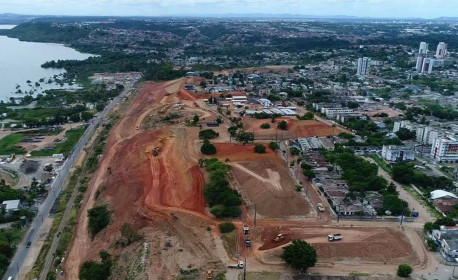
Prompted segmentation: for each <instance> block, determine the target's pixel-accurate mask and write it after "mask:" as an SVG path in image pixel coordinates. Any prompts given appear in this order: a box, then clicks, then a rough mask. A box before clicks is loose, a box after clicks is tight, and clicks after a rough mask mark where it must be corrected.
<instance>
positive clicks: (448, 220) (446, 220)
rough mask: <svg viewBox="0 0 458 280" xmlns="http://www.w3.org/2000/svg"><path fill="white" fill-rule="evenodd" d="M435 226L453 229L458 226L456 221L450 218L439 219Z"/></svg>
mask: <svg viewBox="0 0 458 280" xmlns="http://www.w3.org/2000/svg"><path fill="white" fill-rule="evenodd" d="M434 224H435V225H437V226H447V227H453V226H455V225H456V223H455V221H454V220H453V219H452V218H448V217H444V218H440V219H437V220H436V221H435V222H434Z"/></svg>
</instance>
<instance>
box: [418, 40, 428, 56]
mask: <svg viewBox="0 0 458 280" xmlns="http://www.w3.org/2000/svg"><path fill="white" fill-rule="evenodd" d="M427 53H428V44H427V43H426V42H421V43H420V48H419V49H418V54H427Z"/></svg>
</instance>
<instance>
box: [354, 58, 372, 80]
mask: <svg viewBox="0 0 458 280" xmlns="http://www.w3.org/2000/svg"><path fill="white" fill-rule="evenodd" d="M368 66H369V58H368V57H361V58H358V69H357V71H356V75H358V76H366V74H367V67H368Z"/></svg>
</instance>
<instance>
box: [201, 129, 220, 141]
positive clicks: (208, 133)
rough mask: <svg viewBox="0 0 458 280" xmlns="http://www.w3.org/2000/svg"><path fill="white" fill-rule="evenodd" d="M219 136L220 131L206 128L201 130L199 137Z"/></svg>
mask: <svg viewBox="0 0 458 280" xmlns="http://www.w3.org/2000/svg"><path fill="white" fill-rule="evenodd" d="M218 136H219V133H218V132H216V131H214V130H213V129H204V130H201V131H199V138H200V139H207V140H209V139H213V138H216V137H218Z"/></svg>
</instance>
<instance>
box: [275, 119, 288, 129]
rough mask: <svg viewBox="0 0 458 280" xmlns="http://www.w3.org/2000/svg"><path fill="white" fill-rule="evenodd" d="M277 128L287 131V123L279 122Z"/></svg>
mask: <svg viewBox="0 0 458 280" xmlns="http://www.w3.org/2000/svg"><path fill="white" fill-rule="evenodd" d="M277 127H278V128H279V129H281V130H288V123H287V122H286V121H281V122H279V123H278V125H277Z"/></svg>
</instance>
